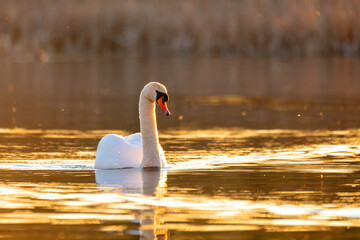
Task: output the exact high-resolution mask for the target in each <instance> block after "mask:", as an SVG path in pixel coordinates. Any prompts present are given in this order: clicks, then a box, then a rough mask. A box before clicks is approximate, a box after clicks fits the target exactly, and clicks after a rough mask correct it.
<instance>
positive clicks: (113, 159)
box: [95, 82, 170, 169]
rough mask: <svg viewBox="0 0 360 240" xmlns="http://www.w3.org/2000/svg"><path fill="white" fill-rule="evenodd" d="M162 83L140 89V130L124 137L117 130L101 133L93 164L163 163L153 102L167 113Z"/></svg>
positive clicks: (112, 166)
mask: <svg viewBox="0 0 360 240" xmlns="http://www.w3.org/2000/svg"><path fill="white" fill-rule="evenodd" d="M167 100H168V95H167V90H166V88H165V86H164V85H162V84H160V83H157V82H151V83H148V84H147V85H146V86H145V87H144V89H143V90H142V91H141V94H140V99H139V116H140V131H141V133H135V134H132V135H129V136H126V137H123V136H120V135H117V134H108V135H106V136H104V137H103V138H102V139H101V140H100V142H99V144H98V148H97V152H96V159H95V168H96V169H116V168H146V167H165V166H166V159H165V154H164V151H163V149H162V147H161V145H160V143H159V137H158V131H157V125H156V116H155V102H156V103H158V104H159V106H160V107H161V109H162V110H163V112H164V113H165V114H166V115H167V116H168V115H170V112H169V110H168V109H167V106H166V102H167Z"/></svg>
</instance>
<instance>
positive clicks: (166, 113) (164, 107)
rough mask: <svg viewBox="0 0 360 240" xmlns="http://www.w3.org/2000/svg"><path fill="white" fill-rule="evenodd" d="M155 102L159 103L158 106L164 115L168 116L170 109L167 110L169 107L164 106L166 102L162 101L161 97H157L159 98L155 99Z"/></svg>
mask: <svg viewBox="0 0 360 240" xmlns="http://www.w3.org/2000/svg"><path fill="white" fill-rule="evenodd" d="M157 103H158V104H159V106H160V108H161V110H162V111H163V112H164V114H165V115H166V116H169V115H170V111H169V109H168V108H167V106H166V102H164V101H163V97H161V98H159V99H158V100H157Z"/></svg>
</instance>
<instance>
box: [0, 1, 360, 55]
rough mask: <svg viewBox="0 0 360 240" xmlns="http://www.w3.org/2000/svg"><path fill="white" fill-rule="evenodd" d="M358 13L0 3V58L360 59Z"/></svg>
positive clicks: (234, 5)
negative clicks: (315, 57)
mask: <svg viewBox="0 0 360 240" xmlns="http://www.w3.org/2000/svg"><path fill="white" fill-rule="evenodd" d="M359 13H360V1H359V0H291V1H289V0H221V1H220V0H197V1H193V0H172V1H168V0H153V1H150V0H121V1H119V0H102V1H97V0H78V1H74V0H61V1H54V0H31V1H28V0H0V56H3V57H19V56H20V57H23V56H27V55H30V56H37V57H39V59H40V60H46V59H47V58H48V57H53V56H54V57H56V56H64V55H73V54H75V55H92V56H98V55H122V54H143V55H167V54H169V55H175V54H176V55H178V54H180V55H189V54H190V55H247V56H274V55H275V56H278V55H281V56H282V55H300V56H320V55H321V56H328V55H351V56H359V53H360V21H359V20H360V18H359Z"/></svg>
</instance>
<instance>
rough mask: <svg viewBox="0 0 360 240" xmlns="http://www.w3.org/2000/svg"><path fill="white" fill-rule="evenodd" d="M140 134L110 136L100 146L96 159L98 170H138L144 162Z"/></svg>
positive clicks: (103, 139)
mask: <svg viewBox="0 0 360 240" xmlns="http://www.w3.org/2000/svg"><path fill="white" fill-rule="evenodd" d="M138 135H140V134H132V135H130V136H127V137H123V136H121V135H117V134H108V135H106V136H105V137H103V138H102V139H101V140H100V142H99V145H98V148H97V152H96V159H95V168H96V169H114V168H128V167H130V168H137V167H140V164H141V160H142V147H141V136H140V142H139V136H138Z"/></svg>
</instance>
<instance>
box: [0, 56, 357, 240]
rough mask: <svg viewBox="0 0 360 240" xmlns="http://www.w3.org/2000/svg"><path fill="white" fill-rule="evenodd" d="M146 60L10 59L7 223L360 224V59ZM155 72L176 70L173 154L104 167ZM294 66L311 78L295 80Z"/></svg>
mask: <svg viewBox="0 0 360 240" xmlns="http://www.w3.org/2000/svg"><path fill="white" fill-rule="evenodd" d="M334 62H335V63H336V64H335V63H334ZM132 63H136V64H135V65H132V64H130V63H127V62H121V61H113V60H112V61H110V60H108V62H107V61H105V60H104V61H95V62H93V61H80V60H79V61H78V62H76V61H75V62H72V63H70V64H69V63H67V62H64V63H48V64H38V63H25V64H24V63H4V64H2V65H1V67H0V70H1V71H0V72H1V73H2V74H3V75H2V76H3V77H2V81H1V84H2V87H1V90H0V91H1V96H0V98H1V99H2V101H1V103H2V107H1V110H0V111H1V113H2V114H1V116H2V118H1V119H0V125H1V127H2V128H1V129H0V149H1V151H0V159H1V162H0V237H2V238H7V239H8V238H10V239H11V238H14V239H24V238H26V239H49V238H55V239H156V238H157V239H356V238H358V237H359V236H360V204H359V202H360V201H359V200H360V194H359V188H360V178H359V173H360V164H359V163H360V160H359V156H360V147H359V141H360V140H359V138H358V135H359V133H360V126H359V125H360V124H359V122H360V121H359V120H360V119H359V118H360V114H359V112H360V111H359V106H360V104H359V100H358V99H357V95H356V94H355V93H356V92H357V90H359V87H358V86H357V84H358V82H357V81H356V76H358V75H357V71H358V69H360V68H359V62H358V61H356V60H349V59H343V60H340V59H332V60H331V59H330V60H329V59H325V60H319V59H315V60H304V61H299V60H287V61H285V60H264V59H258V60H256V59H248V60H241V61H238V60H237V59H225V60H223V61H221V60H219V59H213V60H211V59H204V60H201V59H200V60H199V59H198V60H197V61H195V60H189V61H185V60H181V59H180V60H168V61H165V60H164V59H158V60H153V61H149V62H148V61H145V60H144V61H135V62H132ZM315 63H316V64H315ZM243 65H245V66H248V68H249V70H248V71H247V73H246V74H245V75H251V74H254V75H253V76H252V77H253V78H251V79H253V80H249V79H248V78H246V79H247V80H243V78H242V77H239V76H240V75H239V74H240V73H241V71H244V69H243V70H241V71H240V70H239V69H238V67H239V68H245V67H244V66H243ZM253 65H255V69H254V67H250V66H253ZM274 65H275V66H278V67H277V68H275V69H274V67H273V66H274ZM329 65H330V66H332V68H329ZM256 66H258V67H256ZM259 66H260V67H259ZM266 66H269V67H266ZM325 66H326V67H325ZM335 66H337V67H336V68H335ZM355 66H357V67H355ZM212 69H215V70H214V74H211V73H209V71H210V72H211V70H212ZM259 69H263V70H262V71H263V73H257V71H258V70H259ZM300 69H301V70H302V71H301V72H303V74H304V76H302V78H301V76H298V75H296V74H294V72H298V71H300ZM326 69H328V70H326ZM140 70H141V71H140ZM234 71H235V72H236V73H237V74H235V73H234ZM326 71H330V72H337V73H338V75H336V76H333V75H331V74H330V73H328V72H326ZM310 72H315V73H314V74H313V75H309V74H310ZM320 72H323V73H324V74H319V73H320ZM325 72H326V74H325ZM226 73H228V74H226ZM256 74H260V75H258V76H257V77H256V78H255V77H254V76H255V75H256ZM179 75H180V76H179ZM144 76H148V77H149V78H150V80H161V79H165V78H166V79H168V80H166V81H165V83H166V86H167V87H168V90H169V93H170V102H169V108H170V110H171V111H172V116H171V117H165V116H163V115H161V111H158V112H157V114H158V122H159V131H160V142H161V144H162V146H163V148H164V150H165V152H166V157H167V161H168V163H169V167H168V168H166V169H163V170H154V169H152V170H146V171H140V170H136V169H121V170H94V169H93V166H92V165H93V161H94V158H95V151H96V146H97V143H98V141H99V140H100V139H101V137H102V136H104V135H105V134H107V133H110V132H111V133H118V134H122V135H126V134H129V133H132V132H133V131H136V130H137V128H138V116H137V100H136V99H137V95H138V90H139V89H141V86H142V85H144V82H146V81H143V80H141V79H142V78H143V77H144ZM184 76H187V77H184ZM221 76H224V80H223V81H215V80H216V79H217V78H220V77H221ZM241 76H242V74H241ZM265 76H269V78H270V79H272V81H273V82H271V83H272V84H269V83H267V82H266V79H265ZM291 76H294V77H296V78H301V79H302V84H299V85H298V86H297V87H294V86H293V84H289V85H288V86H287V87H285V86H284V85H285V83H286V82H287V81H294V82H297V81H295V80H291V78H290V77H291ZM309 76H318V77H317V78H310V77H309ZM324 76H325V77H324ZM329 76H331V77H332V78H333V79H332V80H329V79H328V77H329ZM339 76H342V78H341V81H340V80H336V79H338V77H339ZM140 77H141V78H140ZM131 79H132V80H131ZM174 79H175V80H174ZM181 79H185V80H183V82H181ZM192 79H196V82H195V81H194V82H192ZM201 79H209V80H202V81H201ZM289 79H290V80H289ZM207 81H209V82H208V83H207ZM274 81H275V82H277V83H276V84H278V85H277V87H275V86H274V84H275V82H274ZM335 81H339V82H338V83H336V84H335V83H334V84H331V83H332V82H335ZM314 82H318V83H319V82H322V83H323V84H322V85H321V86H323V87H319V88H316V89H314V88H311V91H310V92H312V93H311V94H310V93H309V91H305V90H306V89H308V88H309V86H311V85H312V86H314V85H317V84H314ZM201 83H203V85H201ZM260 83H264V84H265V83H267V85H266V86H263V85H262V84H260ZM340 83H341V84H344V85H341V84H340ZM347 83H348V84H347ZM340 85H341V86H342V87H339V86H340ZM240 86H242V87H240ZM257 86H259V87H257ZM289 86H290V87H289ZM305 86H307V87H305ZM324 86H326V88H324ZM289 88H290V89H292V90H288V89H289ZM288 91H292V94H288ZM256 92H259V95H257V94H256Z"/></svg>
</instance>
